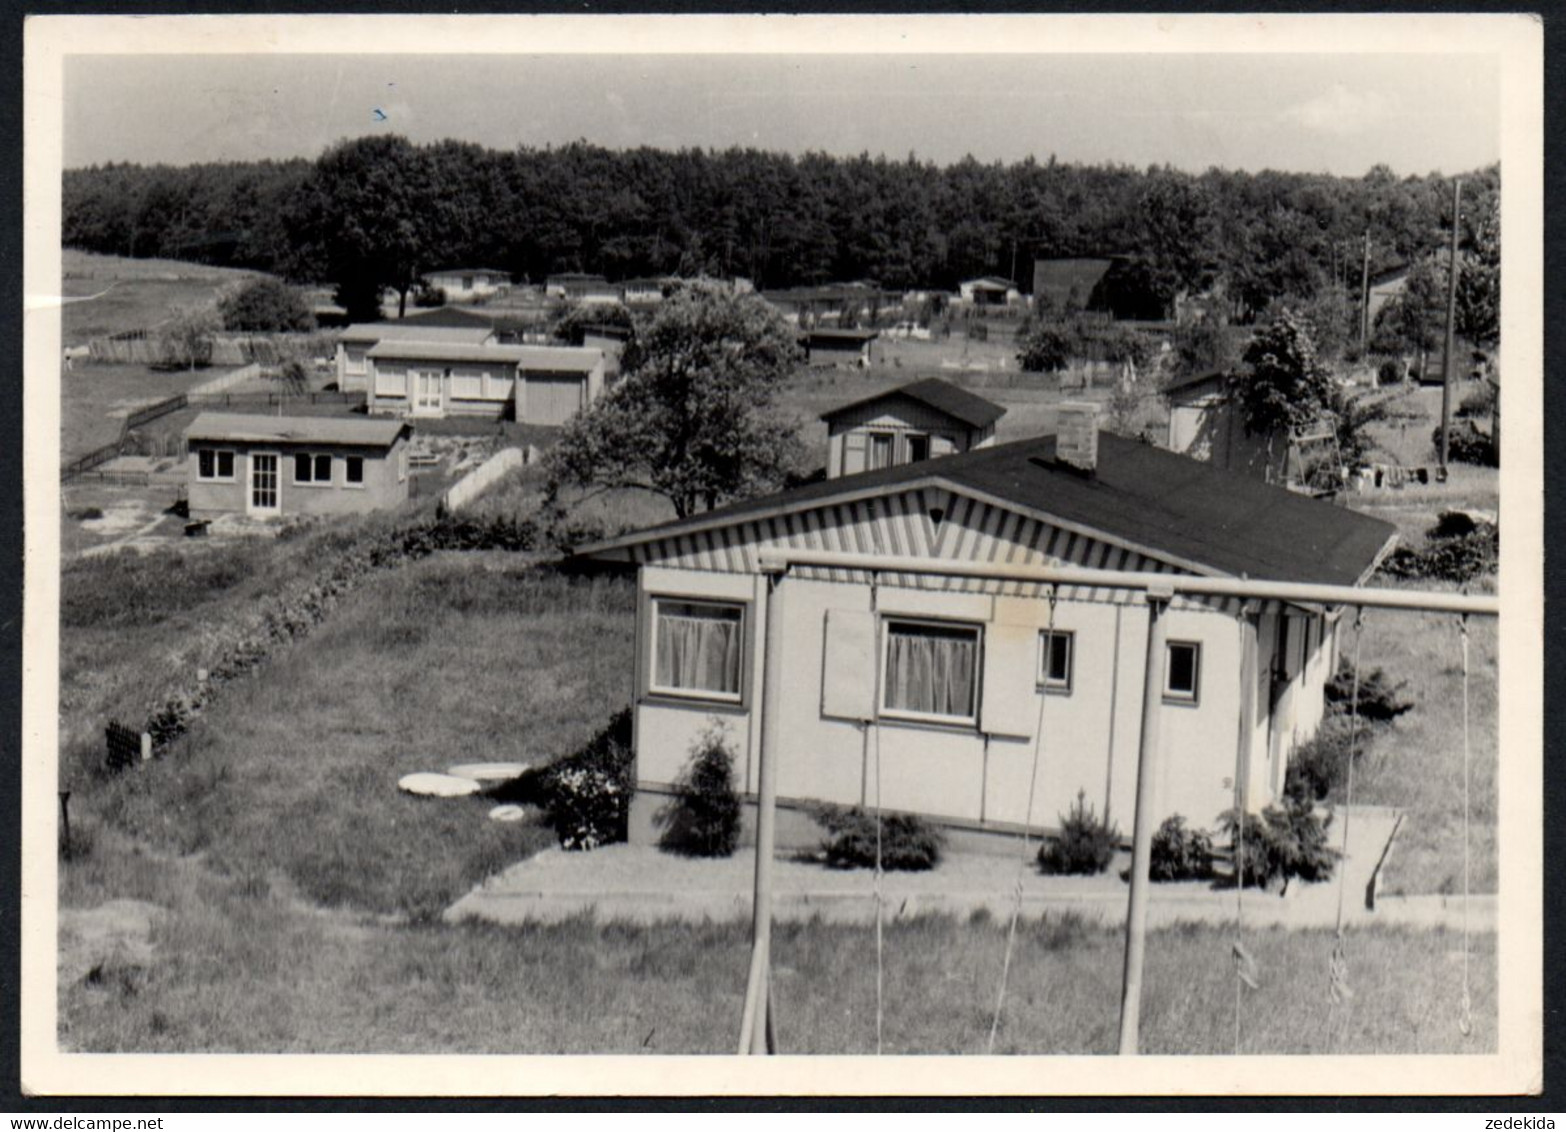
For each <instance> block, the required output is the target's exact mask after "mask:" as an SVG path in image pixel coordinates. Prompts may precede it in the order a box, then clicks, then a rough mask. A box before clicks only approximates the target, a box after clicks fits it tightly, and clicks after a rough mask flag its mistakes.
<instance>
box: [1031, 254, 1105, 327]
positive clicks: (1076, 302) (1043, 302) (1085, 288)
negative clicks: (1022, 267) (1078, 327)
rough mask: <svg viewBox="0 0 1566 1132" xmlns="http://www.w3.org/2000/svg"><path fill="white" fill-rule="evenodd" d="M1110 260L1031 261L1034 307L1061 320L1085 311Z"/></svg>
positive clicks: (1078, 258) (1056, 258)
mask: <svg viewBox="0 0 1566 1132" xmlns="http://www.w3.org/2000/svg"><path fill="white" fill-rule="evenodd" d="M1114 262H1115V259H1114V257H1113V256H1059V257H1055V258H1051V259H1036V260H1034V261H1033V306H1034V309H1035V310H1039V311H1044V312H1047V313H1050V314H1056V315H1060V316H1066V315H1073V314H1078V313H1080V312H1082V311H1085V310H1087V309H1088V307H1089V305H1090V304H1091V302H1092V300H1093V292H1094V291H1096V290H1097V289H1098V284H1099V281H1100V280H1102V279H1103V278H1104V276H1105V275H1107V274H1108V273H1109V269H1110V267H1112V266H1113V265H1114Z"/></svg>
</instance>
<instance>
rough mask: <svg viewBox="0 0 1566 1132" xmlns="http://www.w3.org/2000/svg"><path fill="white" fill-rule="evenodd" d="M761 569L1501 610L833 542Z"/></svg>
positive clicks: (1409, 596) (1293, 585) (1488, 600)
mask: <svg viewBox="0 0 1566 1132" xmlns="http://www.w3.org/2000/svg"><path fill="white" fill-rule="evenodd" d="M757 561H758V565H759V568H760V569H761V570H762V571H763V572H765V573H774V574H775V573H781V572H783V571H785V570H787V569H788V568H789V567H790V566H828V567H835V568H837V569H841V570H879V571H881V572H882V573H883V574H887V573H895V574H936V575H942V576H948V577H957V578H996V579H1001V580H1004V581H1008V582H1042V583H1046V584H1050V583H1053V584H1058V585H1062V586H1072V585H1077V586H1100V587H1106V588H1112V589H1126V590H1141V591H1154V592H1161V591H1166V590H1167V591H1172V592H1173V593H1175V594H1176V595H1180V594H1184V595H1188V596H1193V597H1244V598H1273V599H1275V600H1278V601H1287V602H1295V603H1304V604H1309V605H1362V606H1364V607H1365V608H1366V609H1420V610H1426V611H1429V612H1432V613H1466V614H1469V615H1470V616H1475V617H1496V616H1498V615H1499V614H1500V598H1498V597H1497V596H1495V595H1494V594H1455V593H1431V592H1429V591H1423V590H1393V589H1374V588H1366V587H1362V586H1335V585H1315V584H1313V583H1309V582H1271V581H1266V580H1263V579H1258V578H1229V577H1206V576H1203V575H1198V574H1155V573H1153V572H1151V571H1145V570H1144V571H1137V570H1095V569H1092V568H1090V567H1087V566H1030V565H1024V564H1021V563H1005V562H972V561H967V562H965V561H957V560H955V559H950V558H924V557H919V556H917V555H901V554H886V555H882V554H859V553H853V552H845V551H832V550H763V551H761V552H760V553H759V554H758V555H757Z"/></svg>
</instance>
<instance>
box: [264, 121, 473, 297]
mask: <svg viewBox="0 0 1566 1132" xmlns="http://www.w3.org/2000/svg"><path fill="white" fill-rule="evenodd" d="M455 195H461V194H459V193H455V192H453V191H452V190H451V189H450V188H448V187H447V186H446V182H445V181H444V179H443V178H442V177H440V176H439V175H438V173H437V171H436V170H435V169H433V168H432V167H431V162H430V160H429V158H428V156H427V154H426V153H425V152H424V151H422V150H420V149H418V148H416V147H415V146H414V145H413V144H412V143H410V142H409V141H408V139H407V138H403V137H399V136H396V135H388V136H385V137H365V138H356V139H354V140H353V141H349V142H343V143H342V144H340V145H337V146H334V147H332V148H331V149H328V150H327V151H326V152H325V153H323V154H322V155H321V157H320V158H319V160H317V161H316V163H315V167H314V168H313V169H312V170H311V172H310V175H309V176H308V177H307V178H306V179H305V182H304V184H303V185H301V186H300V190H299V193H298V197H297V200H296V203H295V208H294V211H293V219H292V223H291V227H292V228H293V229H294V230H295V231H296V232H297V233H298V234H299V236H300V238H301V240H303V241H304V242H305V243H307V244H308V245H310V246H311V247H312V248H313V249H314V254H315V257H316V258H317V260H318V261H319V263H320V264H321V266H322V268H323V269H324V270H325V271H326V272H327V274H328V275H329V276H330V277H331V278H332V279H333V280H335V281H336V283H337V285H338V290H337V301H338V302H340V303H341V304H342V305H343V306H344V307H345V308H346V309H347V311H348V315H349V317H350V318H354V319H364V320H374V319H377V318H379V317H380V295H381V291H382V290H383V289H385V288H390V289H392V290H394V291H396V292H397V296H398V304H397V314H398V317H401V316H402V315H403V314H404V313H406V310H407V303H408V292H409V291H411V290H412V289H413V288H414V287H415V286H416V285H417V284H418V282H419V276H420V274H421V273H422V272H423V271H424V270H426V269H427V268H428V267H430V266H433V265H432V264H429V263H428V260H429V259H430V257H431V255H432V253H433V250H434V248H435V247H436V246H438V245H436V244H435V243H434V242H433V239H432V237H433V234H434V231H435V227H436V223H437V217H438V216H439V212H440V206H439V203H438V202H439V200H440V198H443V197H447V196H455Z"/></svg>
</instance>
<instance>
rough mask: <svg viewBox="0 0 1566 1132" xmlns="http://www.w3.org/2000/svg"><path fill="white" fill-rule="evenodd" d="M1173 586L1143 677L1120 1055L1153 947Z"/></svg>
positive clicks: (1155, 598) (1127, 1043) (1160, 600)
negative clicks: (1157, 806) (1161, 732)
mask: <svg viewBox="0 0 1566 1132" xmlns="http://www.w3.org/2000/svg"><path fill="white" fill-rule="evenodd" d="M1173 596H1174V594H1173V591H1172V590H1166V591H1158V590H1155V589H1151V588H1150V589H1149V590H1148V591H1147V658H1146V662H1145V664H1144V668H1143V678H1142V736H1141V742H1140V743H1139V744H1138V749H1137V758H1136V817H1135V825H1134V826H1133V828H1132V832H1131V895H1130V897H1129V899H1128V901H1127V906H1126V948H1125V970H1124V973H1123V977H1122V979H1121V983H1120V1053H1121V1056H1123V1057H1124V1056H1129V1055H1134V1054H1136V1053H1138V1052H1140V1051H1139V1049H1138V1044H1139V1037H1140V1029H1141V1019H1142V961H1143V957H1144V955H1145V953H1146V948H1147V896H1148V891H1147V890H1148V886H1149V885H1150V884H1151V879H1150V878H1149V876H1148V873H1149V871H1150V868H1149V865H1150V862H1151V860H1152V856H1153V821H1154V818H1153V803H1154V801H1155V795H1156V793H1157V787H1158V776H1157V771H1156V767H1157V761H1158V722H1159V721H1158V709H1159V704H1160V703H1161V701H1162V699H1163V696H1162V691H1163V687H1164V643H1165V639H1166V637H1167V635H1168V633H1167V627H1166V624H1165V620H1164V616H1163V615H1164V612H1165V610H1166V608H1167V606H1168V604H1169V600H1170V598H1172V597H1173Z"/></svg>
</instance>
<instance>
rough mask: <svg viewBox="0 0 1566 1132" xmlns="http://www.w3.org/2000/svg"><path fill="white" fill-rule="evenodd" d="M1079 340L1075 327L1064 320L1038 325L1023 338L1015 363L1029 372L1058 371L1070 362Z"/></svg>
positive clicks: (1079, 343)
mask: <svg viewBox="0 0 1566 1132" xmlns="http://www.w3.org/2000/svg"><path fill="white" fill-rule="evenodd" d="M1080 346H1081V342H1080V338H1079V336H1078V334H1077V332H1076V330H1075V328H1074V327H1073V326H1072V325H1071V324H1069V323H1064V322H1051V323H1046V324H1044V325H1043V326H1040V327H1038V328H1037V329H1036V330H1034V331H1033V332H1032V333H1031V334H1029V335H1028V336H1027V337H1026V338H1024V339H1023V343H1022V348H1021V349H1020V350H1019V351H1018V352H1017V364H1018V365H1020V366H1021V367H1022V368H1023V369H1024V370H1027V371H1028V372H1029V373H1060V372H1061V371H1063V370H1064V369H1065V368H1066V367H1067V366H1069V365H1070V364H1071V359H1072V358H1074V357H1076V356H1077V354H1078V352H1079V350H1080Z"/></svg>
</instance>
